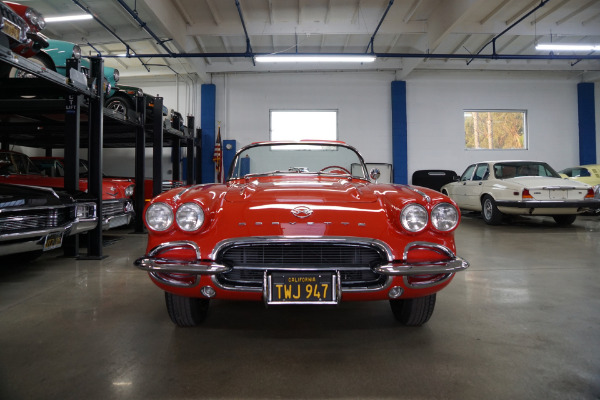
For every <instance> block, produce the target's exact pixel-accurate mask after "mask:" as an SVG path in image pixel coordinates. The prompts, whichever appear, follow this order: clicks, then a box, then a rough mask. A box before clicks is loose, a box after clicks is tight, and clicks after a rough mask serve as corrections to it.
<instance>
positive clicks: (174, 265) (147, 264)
mask: <svg viewBox="0 0 600 400" xmlns="http://www.w3.org/2000/svg"><path fill="white" fill-rule="evenodd" d="M183 249H192V250H193V251H194V252H195V253H196V260H173V259H167V258H162V257H156V255H157V254H160V253H162V252H163V251H168V250H183ZM200 257H201V256H200V248H199V247H198V245H197V244H196V243H194V242H187V241H181V242H169V243H163V244H161V245H159V246H156V247H155V248H153V249H152V250H151V251H150V252H149V253H148V255H147V256H146V257H142V258H138V259H137V260H135V261H134V263H133V265H135V266H136V267H138V268H139V269H141V270H144V271H148V272H176V273H188V274H199V275H214V274H220V273H223V272H228V271H231V268H230V267H226V266H225V265H220V264H216V263H214V262H212V261H199V259H200Z"/></svg>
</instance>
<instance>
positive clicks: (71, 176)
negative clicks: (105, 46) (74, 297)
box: [46, 58, 83, 257]
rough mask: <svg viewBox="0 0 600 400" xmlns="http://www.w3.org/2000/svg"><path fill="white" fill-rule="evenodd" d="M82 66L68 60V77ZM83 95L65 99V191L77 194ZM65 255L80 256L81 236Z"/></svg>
mask: <svg viewBox="0 0 600 400" xmlns="http://www.w3.org/2000/svg"><path fill="white" fill-rule="evenodd" d="M79 68H80V64H79V60H78V59H76V58H70V59H68V60H67V76H70V71H71V70H72V69H73V70H76V71H79ZM82 97H83V96H82V95H79V94H76V93H68V94H67V95H66V97H65V152H64V164H65V190H66V191H67V192H68V193H70V194H75V192H76V191H78V190H79V138H80V132H79V126H80V125H79V124H80V122H81V118H80V112H81V102H82ZM51 155H52V149H51V148H48V149H46V156H51ZM63 254H64V255H65V256H68V257H77V256H78V255H79V235H73V236H68V237H66V238H65V241H64V243H63Z"/></svg>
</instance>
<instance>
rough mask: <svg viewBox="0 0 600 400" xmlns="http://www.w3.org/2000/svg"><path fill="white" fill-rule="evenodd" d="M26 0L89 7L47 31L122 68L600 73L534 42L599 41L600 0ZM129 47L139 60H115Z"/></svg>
mask: <svg viewBox="0 0 600 400" xmlns="http://www.w3.org/2000/svg"><path fill="white" fill-rule="evenodd" d="M20 2H21V3H23V4H28V5H30V6H31V7H33V8H35V9H37V10H38V11H40V12H41V13H42V14H44V16H46V17H50V16H59V15H69V14H78V13H82V12H83V9H87V10H89V11H90V12H91V13H92V14H93V15H94V16H95V19H93V20H88V21H79V22H63V23H48V24H47V27H46V29H45V31H44V33H45V34H46V35H47V36H49V37H51V38H53V39H61V40H67V41H72V42H75V43H77V44H79V45H81V47H82V49H83V51H84V53H85V54H90V53H91V54H96V53H97V52H100V53H101V54H102V55H103V56H105V57H107V58H106V61H105V63H106V65H109V66H112V67H116V68H118V69H119V70H120V72H121V75H122V76H138V75H148V74H151V75H159V74H174V73H177V74H197V75H198V76H199V77H200V80H202V81H208V80H210V75H211V74H215V73H223V72H263V71H282V70H291V71H300V70H302V71H304V70H348V69H349V70H394V71H396V74H397V76H398V77H399V78H401V79H403V78H406V77H408V76H409V75H410V74H411V73H412V72H413V71H417V70H422V69H438V70H439V69H442V70H445V69H451V70H501V71H507V70H509V71H512V70H528V71H539V70H545V71H575V72H576V73H581V74H584V79H586V80H600V52H596V53H583V54H582V53H578V54H574V53H572V52H565V53H556V52H555V53H554V54H551V53H549V52H548V51H546V52H540V51H537V50H535V45H536V44H537V43H549V42H553V43H578V44H600V0H533V1H531V0H395V1H394V0H391V1H390V0H20ZM103 25H104V26H103ZM142 25H143V26H144V27H145V28H146V29H144V28H142ZM107 28H108V29H109V30H112V31H113V32H114V33H115V34H116V36H115V35H113V34H111V33H110V32H109V30H107ZM245 31H246V32H247V36H246V33H245ZM505 31H506V32H505ZM375 33H376V34H375ZM371 41H372V45H371ZM89 45H92V46H93V48H92V47H90V46H89ZM127 47H129V48H130V50H131V51H132V52H135V54H137V55H141V57H140V58H135V57H133V58H123V57H121V58H117V57H115V56H116V55H118V54H123V53H125V52H126V49H127ZM367 52H373V53H376V54H377V56H378V58H377V60H376V61H375V62H374V63H368V64H367V63H365V64H299V63H292V64H286V65H283V64H258V63H255V62H254V60H253V58H252V57H249V55H252V54H254V55H256V54H269V53H334V54H338V53H367ZM166 55H169V56H166ZM206 55H208V56H206ZM473 55H476V57H477V58H471V56H473ZM550 56H552V57H553V58H550ZM565 56H568V59H562V58H560V57H565ZM579 56H583V58H585V57H589V58H588V59H582V57H579ZM540 57H544V58H542V59H540Z"/></svg>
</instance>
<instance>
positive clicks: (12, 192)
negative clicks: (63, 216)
mask: <svg viewBox="0 0 600 400" xmlns="http://www.w3.org/2000/svg"><path fill="white" fill-rule="evenodd" d="M66 201H69V200H68V199H65V198H64V196H63V198H61V196H59V194H57V193H56V192H55V191H54V190H52V189H50V188H39V187H31V186H22V185H6V184H0V209H2V210H8V209H18V208H23V207H44V206H57V205H61V204H64V203H65V202H66ZM71 201H72V200H71Z"/></svg>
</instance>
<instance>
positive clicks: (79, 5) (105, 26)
mask: <svg viewBox="0 0 600 400" xmlns="http://www.w3.org/2000/svg"><path fill="white" fill-rule="evenodd" d="M72 1H73V3H75V4H76V5H77V6H78V7H79V8H81V9H82V10H83V11H85V12H86V13H88V14H90V15H91V16H92V18H94V21H96V22H97V23H99V24H100V25H101V26H102V27H103V28H104V29H105V30H106V31H107V32H109V33H110V34H111V35H113V36H114V37H115V38H116V39H117V40H118V41H119V42H121V43H122V44H123V45H125V49H126V52H127V54H128V55H129V54H130V51H131V47H130V46H129V44H127V42H125V41H124V40H123V39H121V37H119V35H117V34H116V33H115V32H114V31H113V30H112V29H110V28H109V27H108V26H107V25H106V24H105V23H104V22H102V20H101V19H100V18H98V16H97V15H96V14H95V13H93V12H92V11H91V10H90V9H89V8H88V7H86V6H84V5H83V4H81V3H80V2H79V1H78V0H72ZM88 45H89V46H90V47H91V48H92V49H94V50H96V52H97V53H98V55H100V56H102V53H100V52H99V51H98V49H96V48H95V47H94V46H92V45H91V44H90V43H89V42H88ZM104 57H106V56H104ZM137 59H138V60H139V61H140V63H142V65H143V66H144V68H146V70H147V71H148V72H150V68H148V67H147V66H146V64H145V63H144V62H143V61H142V59H141V58H139V57H137Z"/></svg>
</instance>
